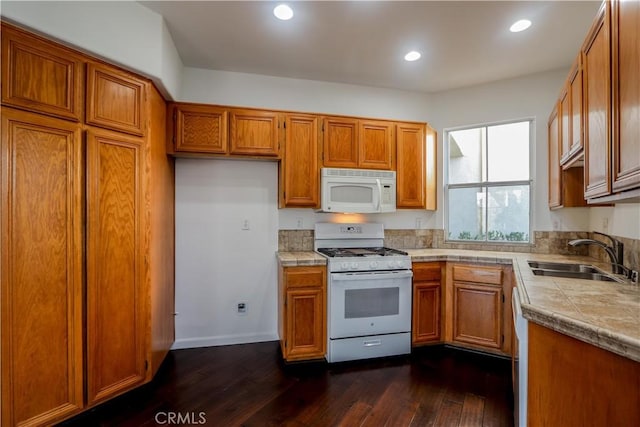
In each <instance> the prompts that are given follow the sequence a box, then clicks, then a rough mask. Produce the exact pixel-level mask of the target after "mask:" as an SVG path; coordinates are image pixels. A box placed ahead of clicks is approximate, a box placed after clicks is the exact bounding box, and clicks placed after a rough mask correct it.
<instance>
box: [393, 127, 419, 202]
mask: <svg viewBox="0 0 640 427" xmlns="http://www.w3.org/2000/svg"><path fill="white" fill-rule="evenodd" d="M396 134H397V147H396V151H397V168H398V172H397V176H396V179H397V182H396V193H397V194H396V205H397V207H398V208H410V209H416V208H418V209H419V208H425V161H426V157H425V139H424V126H420V125H414V124H409V123H407V124H399V125H398V126H397V130H396Z"/></svg>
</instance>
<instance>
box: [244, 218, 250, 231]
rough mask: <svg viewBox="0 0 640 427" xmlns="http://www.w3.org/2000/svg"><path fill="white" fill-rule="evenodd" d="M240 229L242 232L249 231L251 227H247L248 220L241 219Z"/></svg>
mask: <svg viewBox="0 0 640 427" xmlns="http://www.w3.org/2000/svg"><path fill="white" fill-rule="evenodd" d="M242 229H243V230H250V229H251V227H250V226H249V220H248V219H246V218H245V219H243V220H242Z"/></svg>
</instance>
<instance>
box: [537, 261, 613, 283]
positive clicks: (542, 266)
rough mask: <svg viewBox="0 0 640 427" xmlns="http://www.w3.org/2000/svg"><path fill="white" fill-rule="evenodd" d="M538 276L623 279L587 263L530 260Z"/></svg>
mask: <svg viewBox="0 0 640 427" xmlns="http://www.w3.org/2000/svg"><path fill="white" fill-rule="evenodd" d="M528 263H529V266H530V267H531V271H532V272H533V274H535V275H536V276H550V277H567V278H570V279H584V280H601V281H604V282H618V283H622V282H623V281H622V280H621V279H619V278H617V277H615V276H613V275H611V274H608V273H605V272H604V271H602V270H600V269H599V268H596V267H594V266H592V265H587V264H568V263H561V262H542V261H528Z"/></svg>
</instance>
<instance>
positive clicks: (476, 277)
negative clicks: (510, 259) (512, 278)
mask: <svg viewBox="0 0 640 427" xmlns="http://www.w3.org/2000/svg"><path fill="white" fill-rule="evenodd" d="M453 280H454V281H459V282H472V283H488V284H492V285H502V268H499V267H484V266H476V265H473V266H471V265H469V266H466V265H455V266H453Z"/></svg>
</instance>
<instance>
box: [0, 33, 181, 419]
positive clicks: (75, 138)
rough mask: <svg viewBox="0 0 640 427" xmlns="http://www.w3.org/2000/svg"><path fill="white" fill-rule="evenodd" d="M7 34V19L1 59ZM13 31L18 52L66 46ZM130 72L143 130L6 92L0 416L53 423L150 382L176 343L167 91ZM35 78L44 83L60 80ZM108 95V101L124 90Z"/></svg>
mask: <svg viewBox="0 0 640 427" xmlns="http://www.w3.org/2000/svg"><path fill="white" fill-rule="evenodd" d="M5 34H8V33H6V32H5V25H4V24H3V58H4V57H5V56H6V53H7V49H6V48H7V46H8V42H7V40H8V39H5V38H4V36H5ZM21 40H26V42H25V45H24V46H21V47H20V49H21V50H24V51H31V50H30V49H31V47H32V46H31V44H30V43H33V46H34V49H35V48H37V50H38V51H39V52H40V51H42V52H54V53H55V52H60V51H63V52H66V50H65V49H64V48H62V47H60V46H59V45H57V44H56V43H53V42H50V41H47V40H44V39H41V38H38V37H32V38H24V39H21ZM72 53H73V55H76V56H78V57H80V58H82V60H81V61H80V62H81V63H85V62H92V63H93V62H96V60H95V59H94V58H90V57H88V56H84V55H82V54H80V53H78V52H72ZM73 55H69V56H65V55H63V57H65V58H67V59H68V58H75V56H73ZM34 63H38V62H37V61H35V60H34ZM3 65H6V64H3ZM38 66H43V67H44V68H45V70H47V72H48V73H51V74H52V75H53V76H54V77H56V76H57V74H56V73H54V72H53V71H52V70H51V69H50V67H49V66H48V65H46V64H44V65H43V63H42V62H41V63H39V65H38ZM98 68H99V69H100V70H102V69H103V68H104V69H107V70H109V69H110V68H109V67H102V66H100V67H97V68H96V70H97V69H98ZM3 73H4V71H3ZM96 74H97V73H96ZM5 78H6V74H3V82H2V83H3V90H4V88H6V83H7V80H5ZM88 80H89V79H88ZM140 82H143V86H144V89H145V93H146V94H147V96H145V97H143V98H141V100H142V101H144V103H145V105H144V106H141V107H140V108H141V111H142V110H144V109H146V110H147V111H150V113H151V115H152V118H153V120H152V122H153V123H151V124H150V126H149V128H148V129H147V130H146V131H145V132H146V135H145V137H136V136H132V135H130V134H128V133H122V132H114V131H111V130H104V129H99V128H96V127H93V126H91V125H87V123H86V118H85V117H83V116H82V115H80V116H79V120H80V122H79V123H74V122H72V121H69V117H65V119H64V120H62V119H60V118H56V117H50V115H54V114H52V113H51V111H48V110H47V109H39V107H38V108H35V110H37V111H38V113H32V112H27V111H24V108H25V106H23V105H20V106H19V107H20V109H14V108H13V107H12V106H9V105H8V104H9V103H10V102H12V101H11V100H9V101H8V103H7V102H5V99H4V98H3V100H2V112H1V113H2V127H1V135H2V141H1V144H0V161H1V162H2V163H1V165H0V188H1V197H2V199H1V200H0V204H1V208H2V210H1V211H0V212H1V213H0V224H1V225H0V227H1V229H0V232H1V239H2V242H1V247H2V257H1V258H0V276H1V280H2V284H1V292H2V296H1V301H0V309H1V312H0V318H1V321H0V328H1V329H2V344H1V346H0V348H1V350H0V351H1V352H2V354H1V359H0V369H1V371H2V372H1V373H2V382H1V385H0V387H1V389H2V394H1V397H0V398H1V400H2V420H1V424H2V426H13V425H24V426H42V425H53V424H55V423H58V422H60V421H62V420H64V419H66V418H69V417H70V416H72V415H75V414H77V413H79V412H82V411H84V410H86V409H87V408H90V407H92V406H94V405H96V404H98V403H100V402H102V401H104V400H106V399H109V398H111V397H113V396H115V395H117V394H121V393H123V392H125V391H127V390H129V389H131V388H134V387H136V386H138V385H141V384H142V383H144V382H146V381H150V380H151V378H152V377H153V374H154V373H155V372H156V371H157V369H158V367H159V366H160V363H161V362H162V360H163V359H164V357H165V356H166V354H167V352H168V351H169V348H170V347H171V345H172V343H173V340H174V329H173V328H174V319H173V313H174V304H173V293H174V292H173V291H174V290H173V280H174V279H173V264H174V255H173V252H174V250H173V248H174V244H173V226H174V224H173V221H174V219H173V201H174V199H173V193H174V169H173V166H174V161H173V159H172V158H169V157H167V155H166V123H165V121H166V103H165V101H164V99H163V98H162V96H161V95H160V94H159V92H158V91H157V90H156V89H155V88H154V87H153V85H152V84H150V83H149V82H148V81H145V80H140ZM34 83H35V85H34V87H35V88H36V89H38V90H40V89H39V85H44V86H49V85H51V86H55V85H57V84H59V83H60V82H59V79H58V78H54V79H46V78H42V79H41V80H38V78H34ZM78 84H80V87H79V90H80V91H81V92H85V93H86V91H85V88H84V82H83V81H82V79H80V83H78ZM96 87H98V88H99V90H98V92H105V93H106V92H109V91H108V90H103V89H100V83H96ZM43 90H45V91H46V90H52V91H54V92H55V90H57V88H47V87H45V88H44V89H43ZM3 93H4V92H3ZM115 98H117V99H114V100H113V102H114V103H115V104H114V105H113V107H114V109H116V110H117V109H118V108H119V105H117V104H118V103H119V100H128V99H130V98H128V97H127V96H124V97H115ZM80 104H81V102H80ZM12 105H13V104H12ZM128 108H129V106H128V105H125V106H124V109H125V110H126V109H128ZM79 111H81V110H79ZM95 111H101V110H99V109H98V110H95ZM105 111H106V110H103V112H105ZM118 114H119V113H115V114H114V115H111V116H109V114H106V115H103V117H111V118H118V117H120V116H118ZM140 123H144V120H141V122H140ZM114 127H117V126H114ZM83 139H84V140H83Z"/></svg>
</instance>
